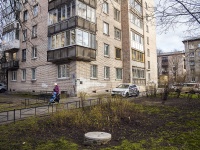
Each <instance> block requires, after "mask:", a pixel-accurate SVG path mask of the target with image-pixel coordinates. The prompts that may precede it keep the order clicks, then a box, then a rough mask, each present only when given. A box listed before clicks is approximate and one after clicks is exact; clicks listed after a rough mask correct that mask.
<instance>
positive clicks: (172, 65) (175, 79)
mask: <svg viewBox="0 0 200 150" xmlns="http://www.w3.org/2000/svg"><path fill="white" fill-rule="evenodd" d="M163 75H165V76H167V77H168V81H169V83H170V84H174V83H183V82H185V77H186V68H185V52H184V51H175V52H165V53H158V77H160V76H163Z"/></svg>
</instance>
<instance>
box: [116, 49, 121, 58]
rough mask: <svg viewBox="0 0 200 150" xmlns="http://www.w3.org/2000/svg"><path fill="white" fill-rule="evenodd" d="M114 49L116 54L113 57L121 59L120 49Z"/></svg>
mask: <svg viewBox="0 0 200 150" xmlns="http://www.w3.org/2000/svg"><path fill="white" fill-rule="evenodd" d="M115 51H116V56H115V58H116V59H121V49H119V48H115Z"/></svg>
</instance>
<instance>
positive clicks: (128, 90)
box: [111, 83, 140, 97]
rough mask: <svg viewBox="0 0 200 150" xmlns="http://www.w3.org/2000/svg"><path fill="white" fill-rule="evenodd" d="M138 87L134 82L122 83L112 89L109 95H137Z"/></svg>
mask: <svg viewBox="0 0 200 150" xmlns="http://www.w3.org/2000/svg"><path fill="white" fill-rule="evenodd" d="M139 93H140V92H139V88H138V86H137V85H135V84H128V83H122V84H120V85H119V86H118V87H116V88H114V89H112V91H111V95H112V96H114V95H121V96H123V97H129V96H138V95H139Z"/></svg>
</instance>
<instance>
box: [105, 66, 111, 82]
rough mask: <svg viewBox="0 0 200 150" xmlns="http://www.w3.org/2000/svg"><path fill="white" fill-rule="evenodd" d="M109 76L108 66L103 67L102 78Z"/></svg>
mask: <svg viewBox="0 0 200 150" xmlns="http://www.w3.org/2000/svg"><path fill="white" fill-rule="evenodd" d="M109 78H110V67H107V66H105V67H104V79H109Z"/></svg>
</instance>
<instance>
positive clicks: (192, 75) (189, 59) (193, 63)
mask: <svg viewBox="0 0 200 150" xmlns="http://www.w3.org/2000/svg"><path fill="white" fill-rule="evenodd" d="M183 44H184V46H185V64H186V70H187V74H186V81H187V82H196V83H199V82H200V67H199V66H200V38H199V37H197V38H190V39H186V40H183Z"/></svg>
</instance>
